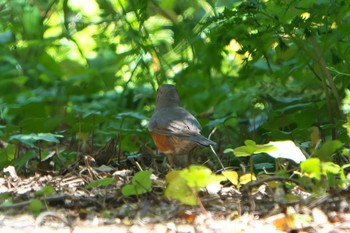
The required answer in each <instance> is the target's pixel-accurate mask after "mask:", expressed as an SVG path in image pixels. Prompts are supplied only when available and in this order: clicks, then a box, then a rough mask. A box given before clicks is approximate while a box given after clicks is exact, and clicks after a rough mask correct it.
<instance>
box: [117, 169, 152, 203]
mask: <svg viewBox="0 0 350 233" xmlns="http://www.w3.org/2000/svg"><path fill="white" fill-rule="evenodd" d="M151 175H152V173H151V172H150V171H140V172H138V173H136V174H135V175H134V177H133V178H132V180H131V184H128V185H125V186H124V187H123V188H122V194H123V195H124V196H126V197H127V196H131V195H141V194H144V193H147V192H150V191H151V190H152V180H151Z"/></svg>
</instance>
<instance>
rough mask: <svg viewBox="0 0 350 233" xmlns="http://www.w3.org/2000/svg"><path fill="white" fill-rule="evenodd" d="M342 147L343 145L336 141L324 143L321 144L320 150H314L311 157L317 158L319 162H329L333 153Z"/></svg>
mask: <svg viewBox="0 0 350 233" xmlns="http://www.w3.org/2000/svg"><path fill="white" fill-rule="evenodd" d="M342 146H343V143H342V142H340V141H338V140H334V141H326V142H325V143H324V144H322V146H321V148H320V149H318V150H316V151H315V152H314V153H313V154H312V155H311V156H312V157H316V158H319V159H320V160H321V161H331V160H332V155H333V154H334V152H335V151H337V150H339V149H340V148H341V147H342Z"/></svg>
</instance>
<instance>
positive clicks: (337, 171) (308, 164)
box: [300, 158, 349, 189]
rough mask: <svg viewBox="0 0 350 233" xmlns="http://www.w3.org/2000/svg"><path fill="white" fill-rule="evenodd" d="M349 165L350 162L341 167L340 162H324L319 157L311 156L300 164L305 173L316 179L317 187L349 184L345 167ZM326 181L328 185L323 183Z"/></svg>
mask: <svg viewBox="0 0 350 233" xmlns="http://www.w3.org/2000/svg"><path fill="white" fill-rule="evenodd" d="M347 167H349V164H347V165H344V166H342V167H340V166H339V165H338V164H335V163H333V162H324V161H322V160H320V159H319V158H310V159H308V160H306V161H303V162H302V163H301V164H300V168H301V171H302V172H303V175H305V176H308V177H310V178H313V179H315V180H316V183H315V188H316V189H318V188H321V187H323V188H329V187H338V186H339V187H345V186H346V185H348V184H349V181H348V180H347V178H346V177H345V174H344V169H345V168H347ZM337 177H338V178H337ZM324 181H325V182H326V184H327V186H326V187H324V185H322V184H323V183H324ZM320 184H321V186H320ZM318 186H319V187H318Z"/></svg>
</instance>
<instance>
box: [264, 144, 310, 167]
mask: <svg viewBox="0 0 350 233" xmlns="http://www.w3.org/2000/svg"><path fill="white" fill-rule="evenodd" d="M266 145H270V146H271V147H273V148H274V150H270V151H265V152H266V153H267V154H269V155H270V156H271V157H273V158H275V159H277V158H284V159H290V160H293V161H294V162H296V163H300V162H301V161H305V160H306V158H305V155H304V154H303V152H302V151H301V150H300V148H299V147H297V146H296V145H295V144H294V142H292V141H289V140H288V141H273V142H269V143H268V144H266Z"/></svg>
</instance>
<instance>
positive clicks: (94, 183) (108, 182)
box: [85, 178, 115, 189]
mask: <svg viewBox="0 0 350 233" xmlns="http://www.w3.org/2000/svg"><path fill="white" fill-rule="evenodd" d="M114 181H115V180H114V179H113V178H103V179H99V180H94V181H92V182H91V183H90V184H88V185H86V186H85V188H86V189H91V188H96V187H106V186H108V185H111V184H113V183H114Z"/></svg>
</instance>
